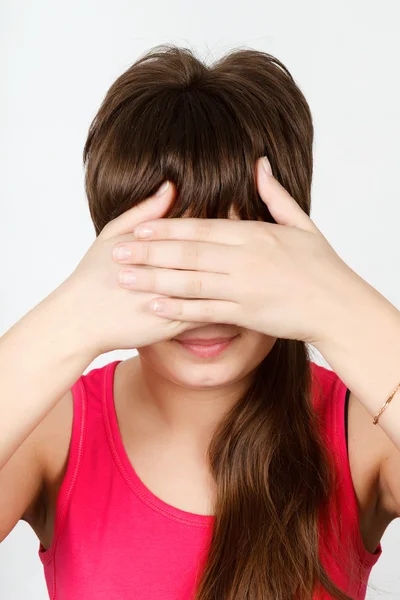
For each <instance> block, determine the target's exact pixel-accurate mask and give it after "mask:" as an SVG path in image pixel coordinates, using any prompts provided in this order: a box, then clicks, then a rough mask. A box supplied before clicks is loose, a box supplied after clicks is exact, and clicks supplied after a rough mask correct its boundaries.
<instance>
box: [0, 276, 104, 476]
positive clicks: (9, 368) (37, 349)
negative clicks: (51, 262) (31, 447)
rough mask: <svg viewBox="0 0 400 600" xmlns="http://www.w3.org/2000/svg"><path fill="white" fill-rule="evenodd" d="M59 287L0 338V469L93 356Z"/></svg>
mask: <svg viewBox="0 0 400 600" xmlns="http://www.w3.org/2000/svg"><path fill="white" fill-rule="evenodd" d="M78 303H79V300H78V298H76V297H75V295H74V294H73V293H72V290H71V289H70V287H69V286H68V285H67V284H65V283H64V284H62V285H61V286H59V287H58V288H57V289H56V290H55V291H54V292H53V293H52V294H50V295H49V296H47V298H45V299H44V300H42V302H40V303H39V304H38V305H37V306H36V307H35V308H33V309H32V310H31V311H30V312H29V313H27V314H26V315H25V316H24V317H23V318H22V319H21V320H20V321H18V322H17V323H16V324H15V325H14V326H13V327H12V328H11V329H10V330H9V331H8V332H7V333H5V334H4V335H3V336H2V337H1V338H0V468H2V467H3V466H4V464H5V463H6V462H7V460H8V459H9V458H10V457H11V456H12V454H13V453H14V452H15V450H16V449H17V448H18V446H19V445H20V444H21V443H22V442H23V441H24V440H25V439H26V437H27V436H28V435H29V434H30V433H31V432H32V431H33V429H34V428H35V427H36V425H38V424H39V423H40V421H41V420H42V419H43V418H44V417H45V415H46V414H47V413H48V412H49V411H50V410H51V408H53V406H54V405H55V404H56V403H57V402H58V401H59V400H60V399H61V398H62V397H63V396H64V394H65V393H66V392H67V391H68V389H69V388H70V387H71V385H72V384H73V383H74V382H75V381H76V379H78V377H79V376H80V375H81V374H82V372H83V371H84V370H85V369H86V367H87V366H88V365H89V364H90V363H91V361H92V360H93V359H94V358H95V356H94V354H93V353H92V352H91V350H90V349H89V348H88V347H87V346H86V345H85V343H82V341H81V340H84V332H83V331H82V328H81V325H80V323H79V321H78V318H77V315H78V314H79V310H78V308H79V307H78Z"/></svg>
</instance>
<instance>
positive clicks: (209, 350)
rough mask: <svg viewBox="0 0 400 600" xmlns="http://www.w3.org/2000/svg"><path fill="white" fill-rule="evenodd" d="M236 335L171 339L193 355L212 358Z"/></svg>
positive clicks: (229, 344)
mask: <svg viewBox="0 0 400 600" xmlns="http://www.w3.org/2000/svg"><path fill="white" fill-rule="evenodd" d="M238 337H239V334H237V335H235V336H233V337H230V338H226V337H225V338H222V337H220V338H210V339H205V338H190V339H185V340H172V341H173V342H176V343H177V344H179V345H180V346H181V347H182V348H183V349H184V350H186V351H187V352H190V353H191V354H194V355H195V356H198V357H200V358H214V357H216V356H219V355H220V354H222V353H223V352H225V350H227V349H228V348H229V347H230V346H231V345H232V344H233V342H234V341H235V340H236V339H237V338H238Z"/></svg>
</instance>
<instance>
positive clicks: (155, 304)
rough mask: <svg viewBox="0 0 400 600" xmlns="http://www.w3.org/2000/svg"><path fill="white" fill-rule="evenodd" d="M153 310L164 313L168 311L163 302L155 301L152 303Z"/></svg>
mask: <svg viewBox="0 0 400 600" xmlns="http://www.w3.org/2000/svg"><path fill="white" fill-rule="evenodd" d="M151 308H152V310H153V311H154V312H157V313H162V312H164V311H165V309H166V304H165V302H163V301H162V300H154V301H153V302H152V305H151Z"/></svg>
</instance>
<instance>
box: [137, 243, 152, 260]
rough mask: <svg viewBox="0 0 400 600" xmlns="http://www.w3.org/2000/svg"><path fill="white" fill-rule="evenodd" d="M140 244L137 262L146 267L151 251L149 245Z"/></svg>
mask: <svg viewBox="0 0 400 600" xmlns="http://www.w3.org/2000/svg"><path fill="white" fill-rule="evenodd" d="M139 243H140V244H141V246H140V251H139V252H138V254H139V260H140V262H141V263H142V264H144V265H147V264H149V263H150V259H151V250H150V244H147V243H143V242H139Z"/></svg>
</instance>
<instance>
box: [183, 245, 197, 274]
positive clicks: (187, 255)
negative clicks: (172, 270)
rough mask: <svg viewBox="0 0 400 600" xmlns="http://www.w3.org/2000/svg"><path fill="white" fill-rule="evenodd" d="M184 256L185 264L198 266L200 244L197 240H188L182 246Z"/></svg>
mask: <svg viewBox="0 0 400 600" xmlns="http://www.w3.org/2000/svg"><path fill="white" fill-rule="evenodd" d="M182 252H183V256H182V262H183V264H187V265H188V266H192V267H193V268H195V269H196V268H197V267H198V265H199V261H200V246H199V244H198V243H197V242H188V243H186V244H184V246H183V248H182Z"/></svg>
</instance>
